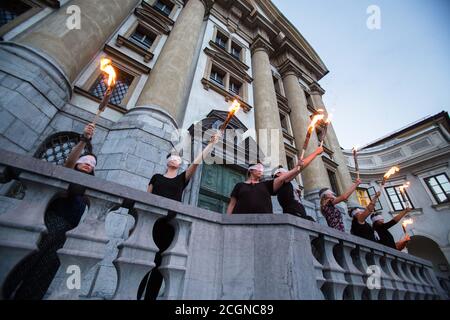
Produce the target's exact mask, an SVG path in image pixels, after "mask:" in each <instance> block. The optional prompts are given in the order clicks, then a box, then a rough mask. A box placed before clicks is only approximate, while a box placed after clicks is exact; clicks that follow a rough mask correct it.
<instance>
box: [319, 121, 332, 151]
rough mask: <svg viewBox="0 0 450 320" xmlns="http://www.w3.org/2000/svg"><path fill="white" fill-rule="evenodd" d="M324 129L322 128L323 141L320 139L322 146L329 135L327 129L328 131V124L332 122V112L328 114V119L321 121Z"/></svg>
mask: <svg viewBox="0 0 450 320" xmlns="http://www.w3.org/2000/svg"><path fill="white" fill-rule="evenodd" d="M321 122H322V123H323V124H322V127H323V130H322V137H321V141H320V147H321V148H322V147H323V142H324V141H325V137H326V136H327V131H328V126H329V125H330V123H331V114H329V115H328V118H327V119H326V120H322V121H321Z"/></svg>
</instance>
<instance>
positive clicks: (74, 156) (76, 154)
mask: <svg viewBox="0 0 450 320" xmlns="http://www.w3.org/2000/svg"><path fill="white" fill-rule="evenodd" d="M94 130H95V125H94V124H92V123H89V124H88V125H87V126H86V127H85V128H84V131H83V136H82V138H81V140H80V142H78V144H77V145H76V146H75V147H73V148H72V151H71V152H70V154H69V156H68V157H67V160H66V162H65V163H64V166H65V167H67V168H71V169H73V168H75V165H76V163H77V161H78V159H79V158H80V156H81V154H82V153H83V150H84V148H85V147H86V142H87V141H89V140H91V139H92V136H93V135H94Z"/></svg>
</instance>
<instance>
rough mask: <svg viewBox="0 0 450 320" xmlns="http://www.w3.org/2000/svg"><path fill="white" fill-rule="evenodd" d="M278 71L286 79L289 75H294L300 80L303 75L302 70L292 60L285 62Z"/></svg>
mask: <svg viewBox="0 0 450 320" xmlns="http://www.w3.org/2000/svg"><path fill="white" fill-rule="evenodd" d="M278 71H279V72H280V74H281V76H282V77H283V78H284V77H286V76H289V75H293V76H295V77H297V78H300V77H301V75H302V71H301V70H300V68H299V67H298V66H297V65H296V64H295V63H294V62H293V61H291V60H285V61H284V62H283V63H282V64H281V65H280V66H279V67H278Z"/></svg>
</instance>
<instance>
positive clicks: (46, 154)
mask: <svg viewBox="0 0 450 320" xmlns="http://www.w3.org/2000/svg"><path fill="white" fill-rule="evenodd" d="M79 141H80V134H78V133H76V132H58V133H55V134H53V135H51V136H49V137H48V138H47V139H45V141H44V142H43V143H42V144H41V145H40V147H39V148H38V149H37V151H36V153H35V155H34V157H35V158H38V159H41V160H45V161H47V162H52V163H55V164H58V165H63V164H64V162H65V161H66V159H67V157H68V156H69V154H70V152H71V151H72V149H73V147H75V146H76V145H77V144H78V142H79ZM91 152H92V145H91V144H88V145H86V147H85V149H84V153H83V154H86V153H91Z"/></svg>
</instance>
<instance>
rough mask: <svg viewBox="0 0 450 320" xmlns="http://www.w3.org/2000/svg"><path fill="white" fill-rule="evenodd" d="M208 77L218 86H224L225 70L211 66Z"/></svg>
mask: <svg viewBox="0 0 450 320" xmlns="http://www.w3.org/2000/svg"><path fill="white" fill-rule="evenodd" d="M209 78H210V79H211V80H212V81H214V82H215V83H217V84H219V85H220V86H222V87H224V86H225V81H224V79H225V72H223V71H222V70H219V69H218V68H216V67H213V68H212V69H211V74H210V75H209Z"/></svg>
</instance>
